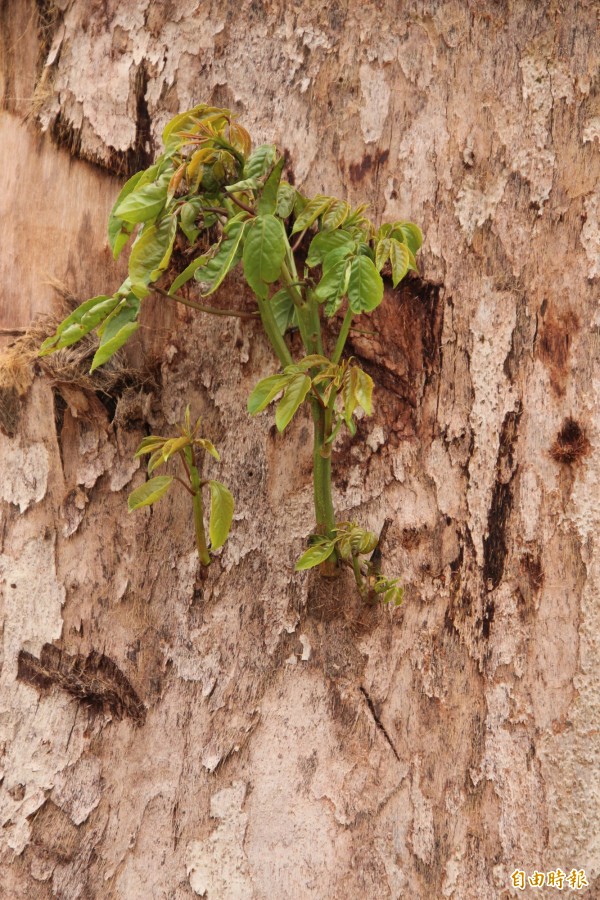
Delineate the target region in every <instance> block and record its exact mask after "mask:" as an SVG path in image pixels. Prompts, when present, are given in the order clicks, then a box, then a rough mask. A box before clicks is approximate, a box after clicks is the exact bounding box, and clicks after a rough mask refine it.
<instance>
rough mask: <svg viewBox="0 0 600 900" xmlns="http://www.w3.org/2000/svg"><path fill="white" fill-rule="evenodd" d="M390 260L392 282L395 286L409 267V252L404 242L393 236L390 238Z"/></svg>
mask: <svg viewBox="0 0 600 900" xmlns="http://www.w3.org/2000/svg"><path fill="white" fill-rule="evenodd" d="M389 243H390V262H391V264H392V284H393V285H394V287H397V285H398V283H399V282H400V281H402V279H403V278H404V276H405V275H406V273H407V272H408V270H409V268H410V261H411V255H412V254H411V252H410V250H409V248H408V247H407V245H406V244H401V243H400V242H399V241H397V240H395V238H391V240H390V242H389Z"/></svg>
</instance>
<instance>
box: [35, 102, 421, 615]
mask: <svg viewBox="0 0 600 900" xmlns="http://www.w3.org/2000/svg"><path fill="white" fill-rule="evenodd" d="M162 137H163V144H164V150H163V153H162V154H161V155H160V156H159V157H158V158H157V159H156V161H155V162H154V163H153V164H152V165H151V166H149V167H148V168H147V169H145V170H144V171H141V172H138V173H136V174H135V175H133V176H132V177H131V178H130V179H129V180H128V181H127V182H126V184H125V185H124V186H123V188H122V190H121V191H120V193H119V195H118V197H117V199H116V202H115V204H114V207H113V209H112V211H111V214H110V217H109V222H108V242H109V245H110V247H111V250H112V253H113V256H114V258H115V259H117V258H118V257H119V255H120V254H121V252H122V251H123V249H124V248H125V247H126V246H127V244H129V243H130V242H131V251H130V255H129V264H128V275H127V278H126V279H125V281H124V282H123V284H121V286H120V287H119V288H118V289H117V290H116V291H115V293H113V294H112V295H106V294H102V295H99V296H97V297H92V298H91V299H90V300H87V301H86V302H85V303H83V304H82V305H81V306H80V307H79V308H78V309H76V310H74V311H73V312H72V313H71V314H70V315H69V316H68V317H67V318H65V319H64V321H63V322H61V323H60V324H59V326H58V327H57V329H56V332H55V333H54V334H53V335H52V336H51V337H49V338H48V339H47V340H45V341H44V343H43V344H42V346H41V350H40V353H41V355H46V354H50V353H53V352H54V351H56V350H59V349H61V348H63V347H69V346H71V345H72V344H74V343H76V342H77V341H79V340H80V339H81V338H82V337H84V336H85V335H87V334H89V333H90V332H91V331H93V330H95V331H96V332H97V334H98V336H99V338H100V342H99V346H98V349H97V351H96V353H95V355H94V358H93V360H92V367H91V369H92V371H93V370H94V369H96V368H97V367H98V366H101V365H103V364H104V363H106V362H107V360H109V359H110V358H111V356H112V355H113V354H114V353H116V351H117V350H119V348H120V347H122V346H123V344H124V343H125V342H126V341H127V340H128V339H129V338H130V337H131V336H132V335H133V334H134V333H135V331H136V330H137V329H138V327H139V314H140V309H141V307H142V303H143V301H144V299H145V298H146V297H147V296H148V295H149V293H150V292H151V291H152V290H155V291H157V292H158V293H160V294H161V295H163V296H165V297H166V298H167V299H168V298H172V299H173V300H175V301H177V300H178V301H180V302H182V303H185V304H186V305H188V306H195V307H196V308H198V309H199V310H201V311H203V312H209V313H217V314H219V315H228V314H229V315H238V316H247V315H251V316H252V315H257V316H259V317H260V320H261V322H262V325H263V327H264V331H265V333H266V335H267V337H268V339H269V341H270V343H271V345H272V347H273V350H274V352H275V354H276V356H277V358H278V359H279V362H280V364H281V371H280V372H279V373H277V374H274V375H271V376H269V377H268V378H265V379H263V380H262V381H260V382H259V383H258V384H257V385H256V387H255V389H254V390H253V391H252V393H251V395H250V398H249V401H248V409H249V412H250V413H251V414H256V413H258V412H260V411H262V410H264V409H265V408H266V407H267V406H268V405H269V404H270V403H271V402H273V401H275V400H277V401H278V402H277V408H276V412H275V422H276V425H277V428H278V429H279V431H283V430H284V429H285V428H286V427H287V425H288V424H289V423H290V421H291V420H292V418H293V417H294V415H295V414H296V412H297V411H298V409H299V408H300V407H301V405H302V404H303V403H305V402H306V403H307V404H308V405H309V406H310V407H311V410H312V413H313V420H314V422H315V453H314V455H313V459H314V461H315V462H314V466H315V469H314V483H315V491H314V494H315V513H316V518H317V530H318V531H319V533H320V534H321V538H319V540H318V541H317V543H316V544H313V546H312V547H310V548H309V550H308V551H307V554H311V555H310V556H309V557H307V555H306V554H304V555H303V556H302V557H301V561H304V562H303V565H302V566H300V568H309V567H311V566H312V565H317V564H318V561H317V562H314V563H310V566H309V565H305V564H304V563H305V562H306V559H309V560H311V559H316V558H317V557H319V560H320V561H323V560H325V559H329V557H331V556H332V555H333V556H335V558H336V559H340V560H342V561H345V562H350V563H351V564H352V566H353V568H354V571H355V575H356V578H357V583H358V584H359V586H360V585H362V584H363V580H362V579H363V578H364V577H367V578H368V579H371V580H372V582H373V583H372V584H371V582H369V584H371V587H370V588H369V590H371V588H372V590H373V591H375V593H378V594H381V595H382V596H383V597H384V599H386V601H387V602H392V600H393V598H395V597H397V596H398V595H397V594H396V593H394V591H397V590H399V589H397V588H396V586H395V582H388V581H386V580H385V579H382V577H380V576H377V577H376V578H375V575H374V574H373V573H371V572H369V571H366V570H365V572H363V573H362V574H361V568H360V565H361V563H359V561H358V560H359V557H360V556H361V555H362V556H364V555H365V553H368V552H369V551H368V550H365V549H364V548H365V547H366V546H367V545H368V544H369V541H370V540H371V539H370V538H369V537H367V536H368V535H369V533H368V532H362V531H361V530H360V529H359V528H358V526H354V525H352V526H350V525H348V523H346V524H345V525H344V526H343V527H342V526H336V524H335V516H334V512H333V506H332V500H331V475H330V459H329V458H330V455H331V447H332V444H333V441H334V439H335V436H336V434H337V433H338V431H339V429H340V428H341V427H342V426H345V427H347V428H348V429H349V431H350V432H351V434H354V433H355V430H356V426H355V419H356V412H357V410H358V409H359V408H360V409H362V410H363V411H364V412H365V413H366V414H367V415H370V414H371V411H372V394H373V382H372V380H371V378H370V376H369V375H368V374H367V373H366V372H364V371H363V370H362V369H361V368H360V367H359V366H357V365H356V364H355V362H354V361H353V360H352V359H350V360H347V359H343V352H344V347H345V344H346V340H347V337H348V334H349V331H350V328H351V327H352V322H353V319H354V317H356V316H360V315H362V314H365V313H370V312H372V311H373V310H374V309H376V308H377V307H378V306H379V304H380V303H381V302H382V299H383V295H384V283H383V277H382V275H386V276H390V277H391V280H392V283H393V285H394V287H396V286H397V285H398V284H399V283H400V281H401V280H402V279H403V278H404V277H405V276H406V275H407V273H408V272H409V271H410V270H416V263H415V254H416V253H417V251H418V250H419V248H420V247H421V244H422V240H423V237H422V234H421V231H420V229H419V228H418V226H417V225H415V224H413V223H411V222H405V221H398V222H393V223H385V224H383V225H381V226H380V227H379V228H377V227H376V226H375V225H374V224H373V222H372V221H371V220H370V219H369V218H368V216H367V215H366V209H367V208H366V206H364V205H363V206H358V207H355V208H353V207H352V206H351V205H350V204H349V203H348V202H347V201H346V200H343V199H339V198H336V197H330V196H326V195H323V194H318V195H317V196H315V197H306V196H304V195H303V194H302V193H301V192H300V191H298V190H297V189H296V188H295V187H294V186H293V185H292V184H290V183H289V181H287V180H286V179H285V178H284V177H283V176H284V167H285V166H284V158H283V156H282V155H281V154H280V153H279V152H278V151H277V148H276V147H275V146H274V145H272V144H262V145H260V146H258V147H255V148H253V146H252V141H251V138H250V135H249V134H248V132H247V131H246V129H245V128H243V126H242V125H240V124H239V122H238V121H237V120H236V117H235V116H234V115H233V114H232V113H231V112H230V111H229V110H227V109H221V108H218V107H214V106H210V105H207V104H198V105H197V106H195V107H194V108H193V109H190V110H188V111H186V112H183V113H181V114H180V115H177V116H175V117H174V118H173V119H172V120H171V121H170V122H169V123H168V124H167V126H166V127H165V129H164V131H163V136H162ZM176 244H177V246H178V247H179V248H181V247H182V245H183V246H185V245H187V249H185V250H184V251H183V252H184V254H185V255H186V257H187V258H188V259H189V260H190V261H189V263H188V264H187V265H186V266H185V267H184V268H183V270H182V271H181V272H177V273H176V274H175V275H174V277H173V275H170V273H171V269H172V268H173V265H172V261H173V250H174V247H175V246H176ZM301 244H302V246H303V247H308V252H307V254H306V255H305V254H304V252H303V253H302V254H299V253H298V252H297V251H298V248H299V247H300V245H301ZM236 267H241V268H242V271H243V276H244V279H245V281H246V283H247V284H248V285H249V287H250V288H251V289H252V291H253V293H254V295H255V298H256V306H257V309H256V313H247V312H245V311H244V312H240V311H236V310H223V309H216V308H215V307H209V306H203V305H200V304H198V303H195V302H192V301H190V300H189V296H188V292H189V290H190V288H191V287H192V285H193V286H194V288H195V291H196V294H197V295H198V294H199V296H200V298H206V297H209V296H210V295H212V294H214V293H215V292H217V291H218V289H219V288H220V287H221V285H222V284H223V282H224V280H225V278H226V277H227V276H228V275H229V274H230V273H231V272H232V271H233V270H234V269H235V268H236ZM169 275H170V278H171V280H170V284H169V283H166V284H165V287H166V288H167V289H165V288H163V287H161V286H160V285H159V282H162V281H163V279H166V278H167V277H168V276H169ZM183 288H185V292H186V295H185V296H184V295H182V294H181V293H180V292H181V290H182V289H183ZM338 312H341V313H342V315H343V318H342V324H341V327H340V328H339V332H338V335H337V340H336V343H335V347H334V349H333V351H332V352H331V354H330V355H329V356H328V355H327V347H326V340H325V337H324V335H323V334H322V328H321V320H322V319H323V318H325V319H330V320H331V319H332V318H333V317H334V316H336V314H337V313H338ZM291 328H297V329H298V331H299V332H300V337H301V340H302V343H303V345H304V353H305V355H304V356H303V358H302V359H300V360H298V361H295V360H294V358H293V357H292V354H291V351H290V348H289V346H288V344H287V343H286V339H285V335H286V332H287V331H288V330H290V329H291ZM280 395H281V396H280ZM180 432H181V433H180V434H179V435H178V436H177V437H169V438H163V437H158V436H150V437H149V438H146V439H145V441H143V442H142V444H141V445H140V448H139V449H138V452H137V455H138V456H142V455H148V456H149V461H148V473H149V475H151V476H152V477H151V478H150V480H149V481H148V482H147V483H146V484H145V485H142V487H141V488H138V489H137V490H136V491H134V492H133V493H132V494H131V496H130V498H129V506H130V509H136V508H138V507H140V506H147V505H151V504H152V503H154V502H156V501H157V500H158V499H160V497H162V496H164V494H165V493H166V491H167V490H168V489H169V488H170V486H171V484H172V482H173V480H178V481H180V482H181V483H182V484H183V486H184V487H186V489H187V490H188V491H189V492H190V494H191V495H192V496H193V498H194V517H195V523H196V536H197V544H198V550H199V554H200V558H201V559H202V561H203V562H205V563H206V562H207V561H209V555H208V550H207V548H206V541H205V539H204V532H203V523H202V496H201V493H202V487H203V486H204V485H209V486H210V493H211V513H210V525H209V531H210V538H211V544H212V548H213V549H214V548H215V547H216V546H221V545H222V543H223V542H224V540H225V539H226V537H227V534H228V532H229V528H230V525H231V519H232V515H233V498H232V497H231V494H230V493H229V491H228V490H227V489H226V488H225V487H224V486H223V485H221V484H220V482H216V481H202V480H201V479H200V476H199V474H198V469H197V466H196V463H195V454H196V452H198V451H205V452H207V453H209V454H210V455H212V456H214V457H215V458H216V459H218V453H217V451H216V449H215V448H214V446H213V445H212V444H211V443H210V441H208V440H207V439H205V438H203V437H201V436H200V435H199V432H198V431H197V425H196V426H194V428H192V427H191V423H190V422H189V410H188V413H187V414H186V423H185V424H184V425H183V426H181V427H180ZM175 457H177V458H178V459H179V460H180V461H181V464H182V466H183V468H184V471H185V478H184V479H182V478H179V477H178V476H175V475H156V476H155V475H153V473H154V471H155V470H156V469H157V468H159V467H160V466H162V465H166V464H167V463H168V462H169V461H170V460H171V459H172V458H175ZM346 526H347V527H346ZM361 535H362V537H361ZM357 541H358V544H357V543H356V542H357ZM361 541H362V542H363V543H361ZM365 542H366V543H365ZM361 547H362V548H363V549H360V548H361ZM357 548H358V549H357ZM325 550H328V553H327V555H326V556H324V555H323V554H324V553H325ZM373 579H375V580H373ZM394 602H395V600H394Z"/></svg>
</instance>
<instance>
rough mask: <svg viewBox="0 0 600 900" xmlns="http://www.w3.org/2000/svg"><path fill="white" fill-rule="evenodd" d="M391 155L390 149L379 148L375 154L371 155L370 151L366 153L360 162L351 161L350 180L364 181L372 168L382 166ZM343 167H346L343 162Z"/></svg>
mask: <svg viewBox="0 0 600 900" xmlns="http://www.w3.org/2000/svg"><path fill="white" fill-rule="evenodd" d="M389 155H390V151H389V150H379V151H378V152H377V153H376V154H375V155H374V156H371V154H370V153H365V155H364V156H363V158H362V159H361V160H360V162H356V163H350V165H349V166H348V173H349V175H350V180H351V181H354V182H357V181H362V180H363V178H364V177H365V176H366V175H368V174H369V172H370V171H371V169H373V168H374V169H375V170H377V169H378V168H379V166H382V165H383V164H384V163H385V162H387V160H388V158H389ZM341 167H342V169H343V168H344V165H343V162H342V163H341Z"/></svg>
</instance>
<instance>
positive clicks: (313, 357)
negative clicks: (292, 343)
mask: <svg viewBox="0 0 600 900" xmlns="http://www.w3.org/2000/svg"><path fill="white" fill-rule="evenodd" d="M328 365H330V360H328V359H327V357H326V356H321V354H320V353H311V354H310V356H305V357H304V358H303V359H301V360H300V361H299V362H298V363H297V364H296V366H295V368H296V369H297V370H298V371H299V372H308V370H309V369H314V368H316V367H317V366H320V367H321V368H322V367H323V366H328Z"/></svg>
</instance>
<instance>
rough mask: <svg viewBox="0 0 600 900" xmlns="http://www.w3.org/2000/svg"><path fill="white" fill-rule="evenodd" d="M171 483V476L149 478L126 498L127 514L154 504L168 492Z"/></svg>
mask: <svg viewBox="0 0 600 900" xmlns="http://www.w3.org/2000/svg"><path fill="white" fill-rule="evenodd" d="M172 481H173V478H172V476H171V475H157V476H156V478H151V479H150V481H146V482H145V483H144V484H142V485H141V486H140V487H139V488H136V489H135V491H132V492H131V494H130V495H129V497H128V498H127V507H128V509H129V512H133V510H134V509H140V507H142V506H150V505H151V504H152V503H156V501H157V500H160V498H161V497H162V496H163V495H164V494H166V492H167V491H168V490H169V488H170V486H171V482H172Z"/></svg>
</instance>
